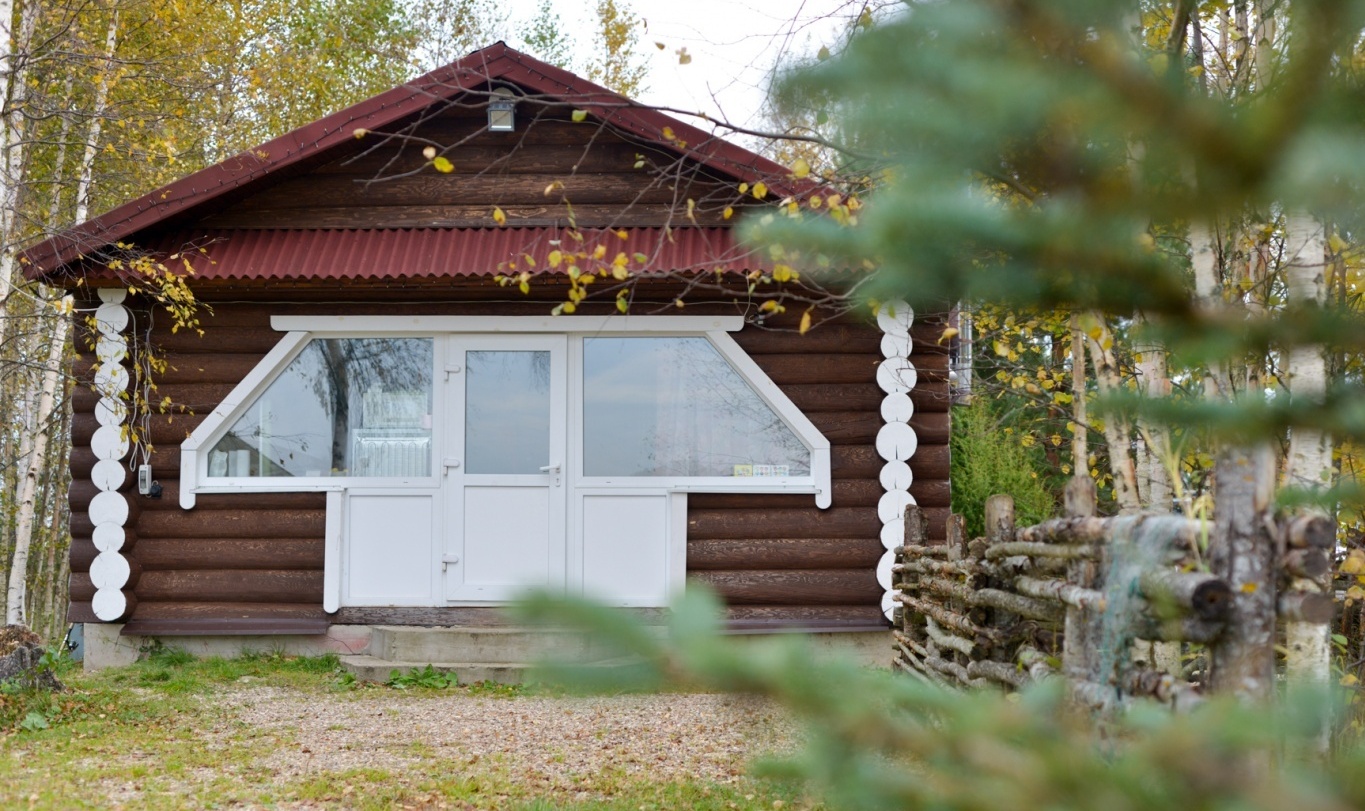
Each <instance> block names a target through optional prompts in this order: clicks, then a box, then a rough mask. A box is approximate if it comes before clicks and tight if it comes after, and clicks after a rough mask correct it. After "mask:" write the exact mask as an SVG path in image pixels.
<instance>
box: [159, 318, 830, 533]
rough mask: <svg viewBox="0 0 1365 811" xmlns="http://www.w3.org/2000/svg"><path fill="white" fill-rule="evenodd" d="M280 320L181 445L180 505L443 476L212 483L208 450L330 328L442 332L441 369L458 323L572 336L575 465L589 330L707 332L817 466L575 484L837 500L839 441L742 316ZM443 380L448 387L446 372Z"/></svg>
mask: <svg viewBox="0 0 1365 811" xmlns="http://www.w3.org/2000/svg"><path fill="white" fill-rule="evenodd" d="M271 326H272V327H273V328H274V329H276V330H279V331H281V332H284V333H285V334H284V336H283V337H282V338H281V339H280V342H279V343H278V344H276V345H275V347H274V348H273V349H271V350H270V352H269V353H267V354H266V356H265V357H264V358H263V359H262V360H261V362H260V363H258V364H257V365H256V367H255V368H253V369H252V370H251V371H250V372H249V373H248V374H247V376H246V377H245V378H243V380H242V382H241V383H239V384H237V386H236V387H235V388H233V390H232V391H231V393H229V394H228V396H227V397H226V398H224V399H223V401H222V402H221V403H219V404H218V405H217V406H216V407H215V408H214V409H213V411H212V412H210V413H209V415H208V417H207V418H206V419H205V420H204V421H203V422H202V423H200V425H199V427H198V428H196V429H195V430H194V431H193V432H192V433H191V434H190V436H189V437H188V438H187V439H186V440H185V441H184V442H183V443H181V446H180V506H181V507H182V508H184V509H187V510H188V509H192V508H193V507H194V505H195V498H196V496H197V495H198V494H200V493H265V492H339V491H342V490H345V489H347V488H348V487H358V486H364V487H367V488H375V487H392V488H395V489H411V488H415V487H421V488H430V487H433V486H438V485H439V478H440V470H439V469H438V468H439V464H438V463H437V461H436V460H435V459H433V462H432V464H433V470H432V475H431V476H428V477H418V478H392V479H390V478H379V477H317V478H299V477H241V478H233V479H222V478H217V479H214V480H212V481H213V483H212V484H209V483H208V482H209V481H210V480H209V478H208V453H207V450H208V449H209V448H211V447H213V445H214V443H216V442H217V441H218V439H219V438H221V436H222V435H223V434H224V433H225V432H226V431H227V430H228V429H229V428H230V427H231V426H232V425H234V424H235V423H236V421H237V419H238V418H239V417H240V416H241V415H242V414H243V413H244V412H245V410H246V408H247V407H248V406H249V405H250V404H251V403H252V402H254V401H255V399H256V398H257V397H258V396H260V395H261V394H262V393H264V391H265V389H266V388H267V387H268V386H269V385H270V384H271V383H272V382H274V380H275V378H276V377H278V376H279V375H280V374H281V373H282V372H283V371H284V370H285V368H286V367H288V365H289V363H290V362H291V361H293V360H294V358H296V357H298V355H299V353H300V352H302V351H303V348H304V346H306V345H307V343H308V342H309V341H310V340H317V339H323V338H373V337H411V338H432V339H433V340H434V341H435V343H434V350H433V354H434V364H435V366H434V369H433V375H435V374H439V373H441V372H442V371H443V369H444V350H443V348H442V345H443V342H442V341H440V340H439V338H440V337H441V336H442V335H443V334H451V333H494V334H495V333H538V332H555V333H563V334H565V335H567V336H568V337H569V358H568V364H569V368H568V372H569V392H568V396H569V410H568V414H567V415H566V418H567V419H568V420H569V443H570V446H569V451H570V454H571V456H572V457H573V458H574V459H575V460H576V461H575V468H576V470H575V471H574V473H577V474H581V471H582V456H583V454H582V451H583V448H582V443H583V429H582V408H583V403H582V395H583V392H582V385H583V383H582V360H583V357H582V352H583V338H584V337H591V336H595V335H601V334H604V333H609V334H612V335H617V336H627V335H632V334H633V335H639V336H642V337H644V336H648V337H670V336H675V337H704V338H706V339H707V340H708V341H709V342H710V343H711V345H712V346H714V347H715V348H716V350H717V351H718V352H719V353H720V354H721V356H722V357H723V358H724V359H725V360H726V361H727V362H728V363H729V364H730V365H731V366H732V367H733V368H734V369H735V371H736V372H738V373H739V374H740V376H741V377H742V378H744V380H745V382H746V383H748V384H749V386H750V387H751V388H752V389H753V390H754V391H755V392H756V393H757V394H758V395H759V397H761V398H762V399H763V401H764V402H765V403H767V404H768V406H769V407H770V408H771V409H772V410H773V411H774V413H776V414H777V415H778V416H779V417H780V418H781V419H782V420H783V421H784V422H785V423H786V424H787V426H788V427H789V428H791V430H792V431H793V432H794V433H795V434H796V435H797V437H798V438H799V439H800V440H801V441H802V443H804V444H805V445H806V446H807V447H808V448H810V451H811V462H810V475H808V476H791V477H753V478H744V479H736V478H734V477H668V476H632V477H583V476H581V475H577V476H575V477H574V478H575V479H576V481H575V482H574V486H575V487H580V488H581V487H591V488H594V489H600V488H611V489H618V488H619V489H623V490H633V489H637V488H639V489H654V490H660V489H662V490H667V491H669V492H678V493H687V492H703V493H742V492H753V493H784V492H785V493H810V494H814V495H815V503H816V505H817V506H818V507H820V508H821V509H824V508H827V507H829V506H830V504H831V503H832V496H833V491H832V484H831V472H830V450H829V440H827V439H826V438H825V437H824V435H823V434H821V433H820V431H819V429H817V428H816V427H815V425H814V424H813V423H811V421H810V419H809V418H807V417H806V415H805V414H803V413H801V410H800V409H798V408H797V407H796V405H795V404H794V403H793V402H792V401H791V399H790V398H788V397H787V395H786V394H784V393H783V392H782V390H781V389H780V388H778V386H777V384H776V383H774V382H773V381H772V380H771V379H770V378H769V377H768V376H767V374H765V373H764V372H763V370H762V369H760V368H759V366H758V364H757V363H755V362H754V360H753V359H752V358H750V357H749V355H748V354H747V353H745V351H744V350H743V349H742V348H741V347H740V346H739V344H738V343H736V342H735V340H734V339H733V338H731V337H730V335H729V333H731V332H737V331H739V330H740V329H743V327H744V319H743V318H742V317H740V316H631V315H625V316H622V315H617V316H420V315H413V316H399V315H395V316H390V315H379V316H376V315H364V316H347V315H335V316H325V315H308V316H274V317H273V318H271ZM433 386H434V387H435V388H436V389H438V390H439V389H440V388H441V386H440V385H439V378H437V377H434V376H433ZM433 397H434V398H436V399H435V400H434V401H433V409H434V410H433V413H439V412H440V408H441V403H440V393H439V391H437V392H434V393H433ZM440 422H441V421H439V420H435V421H433V426H432V430H433V437H432V444H433V447H442V446H441V445H440V442H441V441H442V438H441V435H440V433H439V432H441V431H442V430H443V429H442V426H441V425H439V424H437V423H440Z"/></svg>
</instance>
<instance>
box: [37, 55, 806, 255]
mask: <svg viewBox="0 0 1365 811" xmlns="http://www.w3.org/2000/svg"><path fill="white" fill-rule="evenodd" d="M491 83H505V84H511V85H515V86H516V87H517V88H518V89H519V90H521V91H523V92H524V93H525V94H526V97H527V100H528V101H530V102H532V103H534V104H535V105H537V106H538V107H539V108H540V109H551V108H552V107H554V106H558V107H559V108H560V112H559V115H560V117H561V118H562V115H563V108H564V107H565V106H568V107H571V108H572V109H574V110H584V111H586V112H587V113H588V114H589V115H590V116H592V117H594V118H595V119H597V120H599V121H600V122H602V123H603V124H604V125H606V126H607V127H609V128H610V131H611V132H612V133H615V134H619V135H620V136H623V140H624V141H634V142H637V143H643V144H649V145H653V146H654V147H655V148H657V149H660V150H664V151H667V152H668V153H670V154H674V155H677V156H679V157H680V158H681V159H682V160H683V161H684V162H685V163H686V165H688V166H695V167H699V168H700V169H702V170H704V172H705V173H706V174H708V175H710V176H711V177H712V178H713V179H714V178H716V177H717V176H725V177H729V178H732V179H734V180H737V181H741V182H750V183H753V182H755V181H758V180H762V181H764V182H765V183H766V184H767V186H768V187H769V188H770V189H772V190H773V192H774V193H775V194H777V195H786V194H789V193H792V192H793V191H795V190H794V189H793V188H791V187H790V186H789V184H790V178H789V176H788V175H787V170H786V169H785V168H784V167H782V166H781V165H779V164H777V163H774V162H773V161H770V160H768V159H766V158H763V157H762V156H760V155H757V154H755V153H753V152H750V151H749V150H746V149H743V148H741V147H738V146H736V145H734V144H731V143H728V142H726V141H724V140H723V139H721V138H719V137H718V136H716V135H714V134H712V133H708V132H705V131H703V130H701V129H699V128H696V127H693V126H691V125H689V124H686V123H684V122H681V121H679V120H677V119H674V118H672V117H671V116H668V115H666V114H664V113H661V112H659V111H657V110H653V109H649V108H645V107H640V106H638V105H636V104H635V103H634V102H631V101H630V100H629V99H626V98H625V97H623V96H620V95H618V94H616V93H613V92H611V91H609V90H607V89H605V88H602V87H600V86H598V85H595V84H593V83H591V82H588V81H587V80H585V79H582V78H580V77H578V76H575V75H573V74H571V73H569V72H567V71H565V70H562V69H560V68H556V67H554V66H552V65H549V64H546V63H544V62H541V61H539V60H537V59H534V58H533V57H530V56H527V55H525V54H522V53H520V52H518V51H515V50H513V49H512V48H509V47H507V46H506V45H505V44H503V43H497V44H494V45H492V46H489V47H488V48H484V49H482V50H479V51H475V52H474V53H472V54H470V55H468V56H466V57H464V58H463V59H460V60H459V61H457V62H455V63H452V64H451V65H448V66H446V67H444V68H440V69H438V70H436V71H433V72H432V73H429V74H427V75H426V76H423V77H420V78H418V79H415V80H413V81H411V82H409V83H407V84H404V85H402V86H400V87H397V88H394V89H392V90H389V91H386V92H384V93H381V94H379V95H377V96H374V97H372V98H370V99H367V100H365V101H362V102H360V103H358V104H355V105H353V106H351V107H348V108H346V109H344V110H341V111H339V112H337V113H333V114H332V115H329V116H326V117H324V118H322V119H319V120H318V121H315V122H313V123H311V124H308V125H305V126H303V127H300V128H298V129H296V130H294V131H292V132H289V133H286V134H285V135H282V136H280V137H278V138H275V139H273V140H271V141H268V142H267V143H265V144H262V145H260V146H259V147H256V148H254V149H251V150H247V151H246V152H243V153H241V154H239V155H236V156H233V157H231V158H229V159H227V160H224V161H222V162H221V163H218V164H215V165H214V166H210V167H208V168H206V169H203V170H201V171H199V172H196V173H194V174H192V175H189V176H187V177H185V178H182V179H180V180H178V181H175V182H173V183H171V184H168V185H167V186H164V187H162V188H160V189H157V190H156V191H153V192H151V193H149V194H147V195H144V196H142V197H140V198H137V199H135V200H132V201H130V202H128V203H125V204H123V205H121V206H119V207H117V208H115V209H112V210H111V211H109V212H106V213H105V214H102V215H100V216H99V217H96V218H94V219H92V220H89V221H87V222H85V223H82V224H80V225H77V226H75V227H73V228H71V229H69V230H67V231H64V232H62V233H60V234H58V235H56V236H54V237H51V238H49V239H47V240H45V241H43V242H40V243H38V244H36V245H34V246H32V247H31V248H29V249H28V250H26V251H24V252H23V253H22V255H21V262H23V263H24V265H25V268H26V273H27V274H28V275H29V277H30V278H37V277H39V276H43V275H47V274H49V273H52V272H54V271H56V270H58V269H60V268H61V267H63V266H64V265H66V264H68V263H70V262H73V261H75V260H79V259H81V258H82V257H83V256H84V255H86V254H92V253H96V252H98V251H100V250H101V249H103V248H105V247H107V246H110V245H112V244H114V243H118V242H123V241H127V240H129V239H130V238H132V237H134V236H135V235H139V234H141V233H143V232H147V231H149V230H165V229H172V228H174V227H175V226H177V225H178V224H184V223H186V222H189V221H193V220H195V219H199V218H205V217H207V221H206V224H208V223H212V222H213V219H212V218H213V217H214V216H215V215H219V216H221V214H222V213H223V212H230V211H232V210H233V206H234V205H235V204H237V203H240V202H241V201H243V200H246V199H248V198H251V197H263V196H264V197H268V196H269V195H271V194H275V195H276V196H277V197H279V196H287V195H288V194H289V192H288V191H287V188H288V185H287V184H288V183H289V182H290V180H291V179H293V178H298V177H299V176H300V175H302V174H305V173H308V172H312V171H315V170H319V169H322V170H323V172H322V173H324V174H325V168H326V165H327V164H329V163H331V164H333V165H336V164H342V163H346V162H348V161H350V160H352V159H355V160H357V161H363V158H356V156H357V155H360V154H363V153H366V151H367V149H368V148H369V146H370V145H369V144H367V139H373V138H380V139H384V138H392V137H393V128H395V127H396V126H399V125H402V126H407V125H408V124H409V123H412V122H416V123H417V126H422V125H423V124H424V123H426V122H427V121H428V120H429V119H432V120H434V119H436V118H439V117H440V116H441V115H443V114H446V113H448V111H449V109H450V107H451V102H452V101H455V100H457V99H459V98H461V97H468V98H472V99H479V100H483V99H486V98H487V92H488V89H489V88H490V86H492V85H491ZM527 112H529V110H528V111H527ZM522 114H523V111H522V110H520V109H519V116H520V115H522ZM359 130H364V131H365V132H366V133H374V134H373V135H367V136H366V137H363V138H357V131H359ZM386 130H389V134H388V135H387V136H385V135H384V134H383V133H384V132H385V131H386ZM612 137H616V135H613V136H612ZM680 165H682V164H680ZM409 168H410V169H411V167H409ZM417 168H421V167H417ZM400 170H401V165H400ZM375 185H380V184H375ZM281 188H283V189H286V191H278V189H281ZM553 191H556V190H553V189H551V190H548V192H553ZM558 191H567V190H558ZM566 196H568V195H566ZM677 202H682V200H678V201H677ZM240 210H241V209H240V207H239V208H238V211H239V212H240ZM215 224H220V225H225V226H230V225H232V224H233V223H232V222H231V221H230V220H228V221H220V222H219V223H215ZM237 224H240V223H237ZM458 224H459V223H457V222H453V221H450V220H449V219H447V220H446V221H443V222H416V221H414V222H411V223H408V224H406V225H404V224H400V223H395V224H394V225H393V226H391V227H430V226H438V227H448V226H453V225H458ZM489 224H491V223H489ZM528 224H530V223H529V221H528ZM603 224H609V223H603ZM641 224H649V223H641ZM659 224H668V223H659ZM677 224H679V225H685V224H688V223H677ZM299 227H308V226H307V225H301V226H299ZM313 227H347V226H346V225H345V224H337V225H334V226H328V225H326V224H316V223H315V224H314V226H313Z"/></svg>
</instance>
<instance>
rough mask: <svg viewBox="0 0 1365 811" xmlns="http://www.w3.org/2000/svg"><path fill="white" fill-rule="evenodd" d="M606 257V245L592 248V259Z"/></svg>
mask: <svg viewBox="0 0 1365 811" xmlns="http://www.w3.org/2000/svg"><path fill="white" fill-rule="evenodd" d="M606 255H607V246H606V245H598V246H597V247H596V248H593V249H592V258H593V259H601V258H602V257H604V256H606Z"/></svg>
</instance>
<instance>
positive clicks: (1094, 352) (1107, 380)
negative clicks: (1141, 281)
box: [1086, 313, 1142, 513]
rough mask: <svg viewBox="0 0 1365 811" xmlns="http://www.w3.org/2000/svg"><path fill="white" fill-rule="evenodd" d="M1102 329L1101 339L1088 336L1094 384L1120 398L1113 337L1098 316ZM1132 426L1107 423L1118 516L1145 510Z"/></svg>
mask: <svg viewBox="0 0 1365 811" xmlns="http://www.w3.org/2000/svg"><path fill="white" fill-rule="evenodd" d="M1094 317H1095V319H1096V320H1097V321H1098V322H1099V325H1100V336H1099V338H1098V339H1096V338H1094V337H1091V336H1086V337H1087V341H1086V343H1087V344H1088V346H1089V347H1090V362H1091V365H1093V366H1094V367H1095V381H1096V383H1098V385H1099V388H1100V393H1101V394H1104V395H1111V394H1117V393H1118V391H1119V389H1120V388H1121V387H1122V381H1120V379H1119V370H1118V363H1117V362H1116V361H1115V360H1114V348H1113V346H1114V344H1113V340H1114V339H1113V335H1112V334H1111V333H1110V331H1109V327H1108V325H1107V324H1105V323H1104V318H1103V316H1101V315H1099V314H1098V313H1096V314H1095V316H1094ZM1130 428H1131V426H1129V425H1128V422H1127V420H1122V419H1119V418H1117V417H1111V418H1109V419H1106V420H1105V421H1104V442H1105V445H1106V446H1108V448H1109V469H1110V472H1111V473H1112V475H1113V477H1114V500H1115V501H1116V502H1118V507H1119V512H1125V513H1131V512H1137V511H1138V510H1141V509H1142V502H1141V501H1140V500H1139V498H1138V489H1137V472H1136V470H1135V469H1134V467H1133V453H1132V448H1131V444H1132V443H1131V442H1130V440H1129V437H1130V436H1131V433H1132V432H1131V430H1130Z"/></svg>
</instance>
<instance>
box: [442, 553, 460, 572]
mask: <svg viewBox="0 0 1365 811" xmlns="http://www.w3.org/2000/svg"><path fill="white" fill-rule="evenodd" d="M459 562H460V556H459V555H442V556H441V571H445V570H446V569H447V568H448V567H450V566H451V565H452V564H455V563H459Z"/></svg>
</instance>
